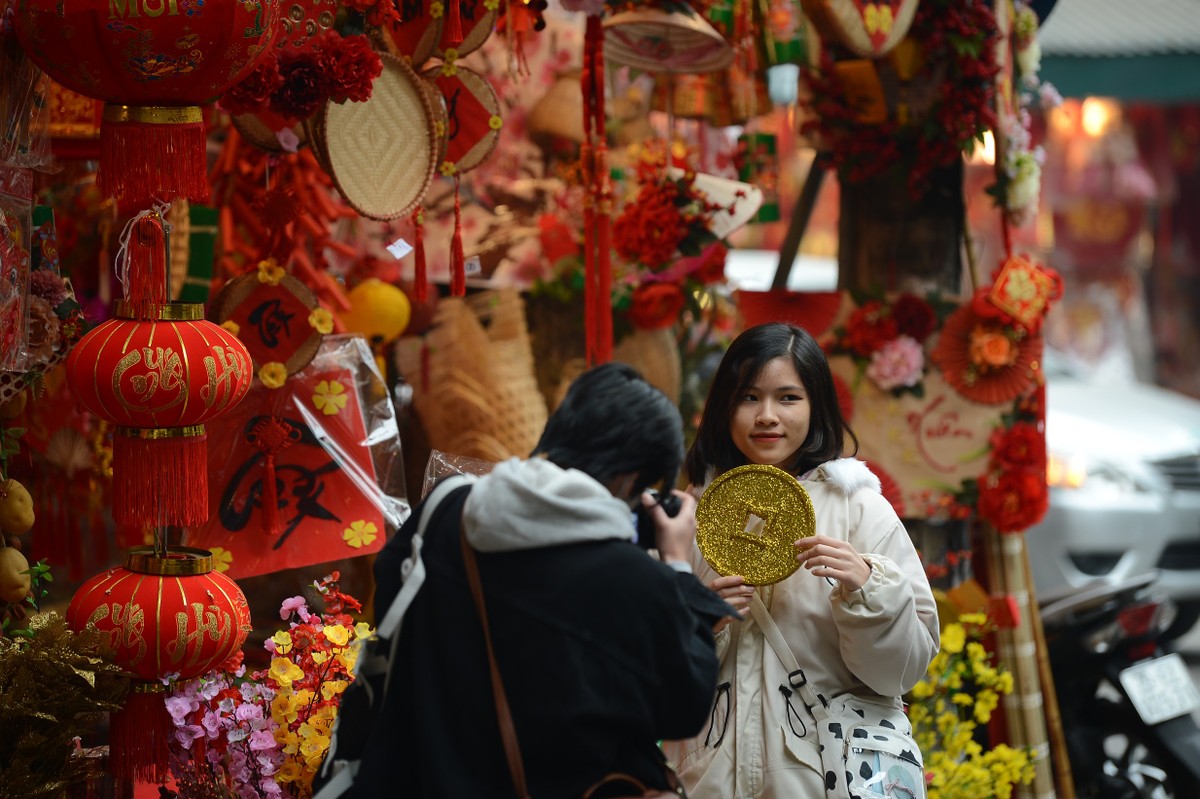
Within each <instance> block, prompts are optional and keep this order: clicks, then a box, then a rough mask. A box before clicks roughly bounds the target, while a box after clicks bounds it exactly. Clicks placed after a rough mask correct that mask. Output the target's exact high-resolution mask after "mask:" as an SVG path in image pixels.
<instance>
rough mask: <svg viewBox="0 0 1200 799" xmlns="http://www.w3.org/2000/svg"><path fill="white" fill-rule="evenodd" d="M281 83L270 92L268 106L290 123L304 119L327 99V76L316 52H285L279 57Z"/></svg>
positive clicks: (328, 89)
mask: <svg viewBox="0 0 1200 799" xmlns="http://www.w3.org/2000/svg"><path fill="white" fill-rule="evenodd" d="M279 71H280V72H281V73H282V74H283V83H282V84H280V86H279V88H278V89H276V90H275V92H274V93H273V94H272V95H271V109H272V110H273V111H275V112H276V113H277V114H280V115H281V116H283V117H285V118H287V119H288V120H289V121H291V122H295V121H296V120H300V119H306V118H308V117H310V116H312V114H313V113H314V112H315V111H316V110H317V109H318V108H320V107H321V104H322V103H324V102H325V101H326V100H328V99H329V91H330V80H329V78H330V76H329V75H328V74H327V73H326V70H325V66H324V64H323V63H322V59H321V57H320V54H319V53H317V52H316V51H313V52H288V51H285V52H284V53H283V54H282V55H280V56H279Z"/></svg>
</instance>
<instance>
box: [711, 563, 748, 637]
mask: <svg viewBox="0 0 1200 799" xmlns="http://www.w3.org/2000/svg"><path fill="white" fill-rule="evenodd" d="M708 587H709V588H710V589H712V591H713V592H714V593H715V594H716V595H717V596H719V597H721V599H724V600H725V601H726V602H728V603H729V604H730V605H732V606H733V609H734V610H736V611H737V612H738V614H740V615H741V617H742V618H745V617H746V615H747V614H748V613H749V612H750V598H751V597H753V596H754V586H752V585H747V584H746V578H744V577H742V576H741V575H739V574H732V575H730V576H728V577H718V578H717V579H715V580H713V581H712V582H711V583H709V584H708ZM731 621H733V620H732V619H730V618H728V617H727V618H724V619H721V620H720V621H718V622H717V623H716V624H714V625H713V633H714V634H715V633H719V632H721V630H724V629H725V625H727V624H729V622H731Z"/></svg>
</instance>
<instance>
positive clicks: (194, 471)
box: [67, 213, 253, 526]
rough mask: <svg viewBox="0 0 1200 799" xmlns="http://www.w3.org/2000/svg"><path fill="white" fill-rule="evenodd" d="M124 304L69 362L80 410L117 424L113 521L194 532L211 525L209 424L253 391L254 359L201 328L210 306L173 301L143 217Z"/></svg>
mask: <svg viewBox="0 0 1200 799" xmlns="http://www.w3.org/2000/svg"><path fill="white" fill-rule="evenodd" d="M122 238H123V241H122V245H121V253H120V255H119V256H118V258H119V262H120V263H121V264H122V275H123V276H124V278H123V279H124V280H125V284H126V287H127V290H126V299H124V300H118V301H117V302H116V303H114V311H115V316H114V318H113V319H110V320H108V321H107V322H104V323H103V324H101V325H99V326H97V327H96V328H94V329H92V330H91V331H90V332H88V334H87V335H85V336H84V337H83V338H82V339H80V341H79V343H78V344H76V345H75V347H74V349H72V350H71V354H70V356H68V358H67V379H68V381H70V383H71V386H72V388H73V390H74V392H75V396H76V397H77V398H78V400H79V402H80V403H81V404H82V405H83V406H84V407H85V408H87V409H88V410H89V411H90V412H92V413H93V414H95V415H96V416H98V417H99V418H101V419H104V420H105V421H108V422H111V423H113V424H115V425H118V427H117V429H116V431H115V434H114V436H113V518H114V520H115V521H116V522H117V523H118V524H119V525H127V526H141V525H178V526H193V525H197V524H201V523H203V522H204V521H205V520H206V519H207V518H208V466H207V456H206V447H205V441H206V436H205V432H204V422H205V421H206V420H208V419H210V418H212V417H213V416H216V415H217V414H220V413H224V412H225V411H227V410H229V409H231V408H232V407H233V406H235V405H236V404H237V403H238V402H240V401H241V399H242V397H243V396H245V394H246V391H247V390H248V389H249V388H250V381H251V379H252V377H253V375H252V372H251V366H250V363H251V362H250V354H249V353H248V352H247V351H246V347H245V346H244V345H243V344H242V343H241V341H239V340H238V338H237V337H236V336H234V335H232V334H231V333H229V332H228V331H227V330H224V329H222V328H220V327H218V326H217V325H215V324H213V323H212V322H207V321H205V320H204V306H203V305H199V304H194V303H173V302H172V303H168V302H165V301H164V299H165V296H166V277H165V274H166V273H165V266H164V263H163V262H164V260H165V244H164V241H163V232H162V218H161V217H160V216H159V215H158V214H157V213H144V214H139V215H138V217H136V218H135V219H134V220H133V221H131V222H130V224H129V226H128V227H127V229H126V232H125V234H124V236H123V237H122Z"/></svg>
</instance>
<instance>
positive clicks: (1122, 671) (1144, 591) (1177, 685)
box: [1039, 572, 1200, 799]
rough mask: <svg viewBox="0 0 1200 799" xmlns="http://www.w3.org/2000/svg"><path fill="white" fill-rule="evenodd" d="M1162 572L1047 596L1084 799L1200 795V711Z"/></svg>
mask: <svg viewBox="0 0 1200 799" xmlns="http://www.w3.org/2000/svg"><path fill="white" fill-rule="evenodd" d="M1156 580H1157V574H1155V573H1153V572H1152V573H1149V574H1145V575H1140V576H1137V577H1133V578H1130V579H1126V580H1122V581H1119V582H1104V583H1098V584H1096V585H1094V586H1088V587H1085V588H1083V589H1070V590H1069V591H1064V592H1062V593H1060V594H1059V595H1057V596H1043V597H1040V598H1039V606H1040V616H1041V623H1042V628H1043V631H1044V634H1045V639H1046V648H1047V651H1048V653H1049V658H1050V666H1051V671H1052V673H1053V675H1054V686H1055V691H1056V693H1057V699H1058V708H1059V714H1060V716H1061V720H1062V727H1063V733H1064V735H1065V738H1066V750H1067V756H1068V757H1069V759H1070V763H1071V774H1072V777H1073V779H1074V783H1075V790H1076V796H1077V799H1197V797H1200V726H1197V724H1196V720H1195V716H1194V714H1195V713H1196V711H1197V710H1198V709H1200V692H1198V691H1197V689H1196V686H1195V684H1194V683H1193V681H1192V678H1191V675H1190V674H1189V673H1188V669H1187V666H1186V664H1185V663H1184V661H1183V659H1182V658H1181V657H1180V656H1179V655H1178V654H1177V653H1168V652H1165V651H1164V650H1163V648H1162V633H1163V632H1164V631H1165V630H1167V629H1168V628H1169V627H1170V626H1171V623H1172V621H1173V620H1174V617H1175V610H1174V605H1173V603H1172V602H1171V600H1169V599H1168V598H1167V597H1166V595H1165V594H1163V593H1161V592H1160V591H1158V590H1156V589H1155V581H1156Z"/></svg>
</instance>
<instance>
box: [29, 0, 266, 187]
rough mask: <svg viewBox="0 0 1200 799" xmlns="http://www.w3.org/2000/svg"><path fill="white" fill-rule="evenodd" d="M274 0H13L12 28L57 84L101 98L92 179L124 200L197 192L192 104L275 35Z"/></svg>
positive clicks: (199, 132) (205, 98)
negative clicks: (97, 153) (95, 172)
mask: <svg viewBox="0 0 1200 799" xmlns="http://www.w3.org/2000/svg"><path fill="white" fill-rule="evenodd" d="M280 6H281V4H280V2H279V0H248V1H247V2H235V1H234V0H209V2H206V3H202V2H199V1H198V0H20V2H19V3H18V10H17V13H16V16H15V22H16V30H17V36H18V38H19V39H20V41H21V46H22V47H23V48H24V49H25V52H26V53H28V55H29V57H30V58H31V59H32V60H33V62H34V63H35V64H37V65H38V66H39V67H40V68H41V69H42V70H43V71H45V72H46V73H47V74H48V75H50V77H52V78H53V79H54V80H56V81H58V82H59V83H61V84H62V85H63V86H65V87H66V88H68V89H70V90H72V91H75V92H78V93H79V94H82V95H84V96H87V97H93V98H95V99H98V100H103V101H104V102H105V103H106V104H107V105H106V107H105V109H104V117H103V122H102V124H101V128H100V148H101V158H100V171H99V175H98V178H97V180H98V183H99V185H100V189H101V191H103V192H104V193H105V194H106V195H109V196H113V197H116V198H117V199H118V200H121V201H123V202H125V203H127V204H128V205H130V206H133V207H144V206H145V205H147V204H149V203H150V202H152V201H155V200H158V201H170V200H172V199H174V198H176V197H185V198H187V199H189V200H192V201H194V202H207V201H208V197H209V186H208V172H207V164H206V161H205V138H206V130H205V124H204V117H203V114H202V112H201V109H200V106H202V105H204V104H206V103H210V102H212V101H213V100H215V99H216V98H217V97H219V96H220V95H221V93H222V92H223V91H225V89H227V88H228V87H230V86H232V85H233V84H235V83H237V82H238V81H239V80H241V79H242V77H243V76H245V75H246V74H247V73H248V72H249V71H250V70H251V69H252V68H253V67H254V66H255V64H256V62H257V61H258V60H259V58H261V57H262V55H263V54H264V53H265V52H266V49H267V46H268V45H269V44H270V43H271V41H272V39H273V37H274V36H275V29H276V22H277V20H278V18H279V12H280Z"/></svg>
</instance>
